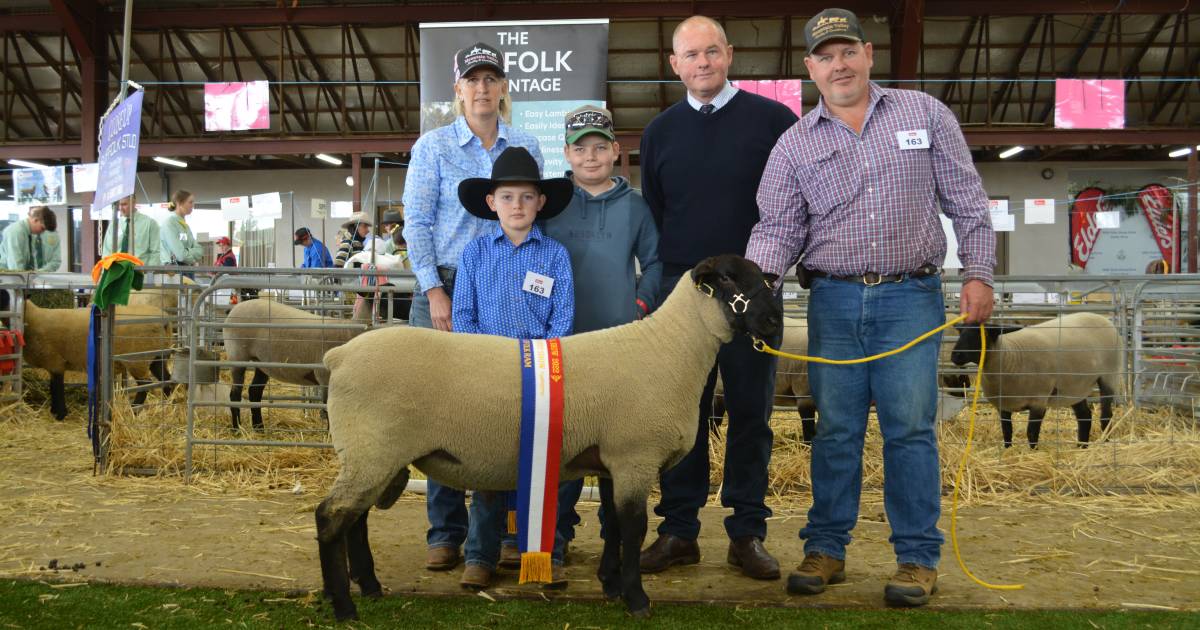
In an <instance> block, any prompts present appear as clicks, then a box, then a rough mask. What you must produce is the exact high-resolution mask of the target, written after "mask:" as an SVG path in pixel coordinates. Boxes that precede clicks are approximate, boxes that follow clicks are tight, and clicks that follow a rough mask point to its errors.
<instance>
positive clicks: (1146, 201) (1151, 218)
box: [1137, 184, 1175, 268]
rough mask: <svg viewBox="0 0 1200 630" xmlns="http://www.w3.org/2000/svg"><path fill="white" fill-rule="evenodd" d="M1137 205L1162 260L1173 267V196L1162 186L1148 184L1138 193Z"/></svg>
mask: <svg viewBox="0 0 1200 630" xmlns="http://www.w3.org/2000/svg"><path fill="white" fill-rule="evenodd" d="M1137 200H1138V205H1139V206H1141V208H1142V213H1143V214H1145V215H1146V222H1147V223H1149V224H1150V233H1151V234H1152V235H1153V236H1154V242H1155V244H1157V245H1158V251H1160V252H1162V257H1163V260H1165V261H1167V263H1168V264H1170V265H1171V267H1172V268H1174V265H1175V195H1174V194H1172V193H1171V191H1169V190H1167V188H1166V187H1165V186H1163V185H1162V184H1148V185H1146V186H1145V187H1143V188H1142V189H1141V190H1139V191H1138V194H1137Z"/></svg>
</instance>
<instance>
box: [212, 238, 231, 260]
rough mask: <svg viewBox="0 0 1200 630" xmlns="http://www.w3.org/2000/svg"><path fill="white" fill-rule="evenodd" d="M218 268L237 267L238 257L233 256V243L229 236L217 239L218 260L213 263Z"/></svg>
mask: <svg viewBox="0 0 1200 630" xmlns="http://www.w3.org/2000/svg"><path fill="white" fill-rule="evenodd" d="M213 266H216V267H236V266H237V256H235V255H234V254H233V242H231V241H230V240H229V237H228V236H222V237H221V238H219V239H217V259H216V261H214V262H213Z"/></svg>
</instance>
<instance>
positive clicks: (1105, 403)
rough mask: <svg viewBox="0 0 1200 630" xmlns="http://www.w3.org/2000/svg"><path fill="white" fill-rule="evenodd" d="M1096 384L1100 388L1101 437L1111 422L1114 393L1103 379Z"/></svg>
mask: <svg viewBox="0 0 1200 630" xmlns="http://www.w3.org/2000/svg"><path fill="white" fill-rule="evenodd" d="M1097 384H1098V385H1099V386H1100V435H1101V436H1103V435H1104V432H1105V431H1108V423H1109V422H1111V421H1112V417H1113V399H1114V397H1115V392H1114V390H1113V387H1112V385H1109V383H1108V381H1106V380H1104V379H1100V381H1099V382H1098V383H1097Z"/></svg>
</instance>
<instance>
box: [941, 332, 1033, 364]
mask: <svg viewBox="0 0 1200 630" xmlns="http://www.w3.org/2000/svg"><path fill="white" fill-rule="evenodd" d="M955 328H956V329H957V330H958V342H957V343H955V344H954V349H953V350H951V351H950V362H951V363H953V364H954V365H957V366H958V367H962V366H964V365H966V364H968V363H976V364H978V363H979V350H980V348H981V346H982V344H981V343H980V337H979V326H978V325H973V326H964V325H961V324H960V325H958V326H955ZM984 330H986V331H987V345H988V348H995V347H996V342H997V341H998V340H999V339H1000V335H1003V334H1004V333H1008V332H1013V331H1014V330H1020V329H1019V328H1014V327H1011V326H996V325H992V324H985V325H984Z"/></svg>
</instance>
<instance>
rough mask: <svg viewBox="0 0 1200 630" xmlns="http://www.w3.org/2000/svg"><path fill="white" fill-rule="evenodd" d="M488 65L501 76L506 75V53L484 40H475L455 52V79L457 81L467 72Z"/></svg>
mask: <svg viewBox="0 0 1200 630" xmlns="http://www.w3.org/2000/svg"><path fill="white" fill-rule="evenodd" d="M482 66H486V67H488V68H492V69H493V70H495V71H496V73H497V74H499V75H500V76H504V55H501V54H500V51H499V50H496V49H495V48H492V47H491V46H488V45H487V44H485V43H483V42H475V43H474V44H472V45H470V46H467V47H466V48H463V49H461V50H459V51H458V52H456V53H454V80H455V81H457V80H459V79H461V78H463V77H465V76H467V73H468V72H470V71H472V70H474V69H475V68H479V67H482Z"/></svg>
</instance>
